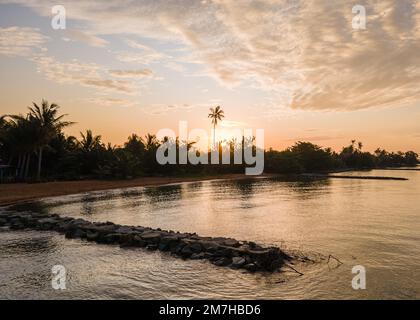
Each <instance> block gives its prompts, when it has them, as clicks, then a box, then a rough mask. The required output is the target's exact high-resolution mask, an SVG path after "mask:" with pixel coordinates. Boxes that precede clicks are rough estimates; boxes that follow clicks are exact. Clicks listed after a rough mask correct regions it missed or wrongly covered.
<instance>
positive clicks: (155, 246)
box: [146, 244, 158, 251]
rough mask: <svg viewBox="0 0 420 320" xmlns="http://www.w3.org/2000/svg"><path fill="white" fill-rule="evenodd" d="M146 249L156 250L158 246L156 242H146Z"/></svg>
mask: <svg viewBox="0 0 420 320" xmlns="http://www.w3.org/2000/svg"><path fill="white" fill-rule="evenodd" d="M146 249H147V250H150V251H156V250H157V249H158V246H157V244H148V245H147V246H146Z"/></svg>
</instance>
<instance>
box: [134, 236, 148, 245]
mask: <svg viewBox="0 0 420 320" xmlns="http://www.w3.org/2000/svg"><path fill="white" fill-rule="evenodd" d="M133 246H135V247H138V248H144V247H145V246H147V242H146V241H144V240H143V239H142V238H141V237H140V236H139V235H135V236H134V237H133Z"/></svg>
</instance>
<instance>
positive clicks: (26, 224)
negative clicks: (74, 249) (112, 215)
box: [0, 210, 292, 272]
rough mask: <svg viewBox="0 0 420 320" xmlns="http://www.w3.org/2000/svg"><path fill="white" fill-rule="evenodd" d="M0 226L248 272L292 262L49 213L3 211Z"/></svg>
mask: <svg viewBox="0 0 420 320" xmlns="http://www.w3.org/2000/svg"><path fill="white" fill-rule="evenodd" d="M0 227H8V228H10V229H12V230H25V229H31V230H41V231H56V232H59V233H60V234H64V235H65V237H66V238H69V239H83V240H85V241H92V242H96V243H99V244H109V245H119V246H121V247H127V248H130V247H131V248H145V249H147V250H160V251H163V252H167V253H170V254H172V255H174V256H176V257H180V258H182V259H192V260H208V261H210V262H211V263H212V264H214V265H216V266H220V267H230V268H234V269H245V270H247V271H249V272H259V271H266V272H274V271H277V270H279V269H280V268H281V267H282V266H283V265H284V264H285V263H287V262H288V261H290V260H291V259H292V258H291V257H290V256H289V255H287V254H286V253H284V252H283V251H282V250H280V249H279V248H276V247H262V246H260V245H258V244H256V243H254V242H248V241H238V240H235V239H230V238H220V237H219V238H211V237H200V236H198V235H197V234H195V233H179V232H175V231H164V230H161V229H152V228H146V227H140V226H137V227H134V226H123V225H118V224H114V223H112V222H105V223H100V222H89V221H86V220H83V219H74V218H70V217H61V216H59V215H56V214H47V213H37V212H16V211H7V210H6V211H0Z"/></svg>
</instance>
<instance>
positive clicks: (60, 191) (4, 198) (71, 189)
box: [0, 174, 250, 206]
mask: <svg viewBox="0 0 420 320" xmlns="http://www.w3.org/2000/svg"><path fill="white" fill-rule="evenodd" d="M245 178H250V177H249V176H245V175H243V174H228V175H218V176H202V177H184V178H176V177H144V178H138V179H133V180H116V181H105V180H85V181H60V182H46V183H35V184H28V183H14V184H0V206H6V205H10V204H15V203H18V202H22V201H28V200H35V199H39V198H45V197H54V196H63V195H69V194H77V193H84V192H89V191H99V190H110V189H118V188H131V187H143V186H158V185H165V184H171V183H180V182H194V181H204V180H213V179H245Z"/></svg>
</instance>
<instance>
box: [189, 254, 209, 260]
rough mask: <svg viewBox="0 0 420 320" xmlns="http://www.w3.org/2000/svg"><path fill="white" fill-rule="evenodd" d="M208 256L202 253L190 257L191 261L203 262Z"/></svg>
mask: <svg viewBox="0 0 420 320" xmlns="http://www.w3.org/2000/svg"><path fill="white" fill-rule="evenodd" d="M206 257H207V255H206V253H205V252H201V253H193V254H192V255H191V257H190V259H191V260H202V259H206Z"/></svg>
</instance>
